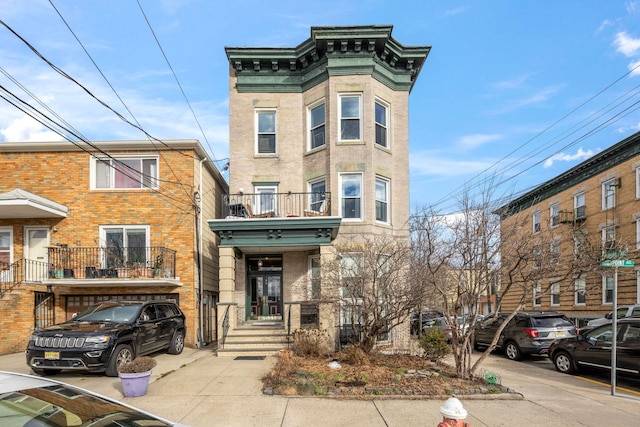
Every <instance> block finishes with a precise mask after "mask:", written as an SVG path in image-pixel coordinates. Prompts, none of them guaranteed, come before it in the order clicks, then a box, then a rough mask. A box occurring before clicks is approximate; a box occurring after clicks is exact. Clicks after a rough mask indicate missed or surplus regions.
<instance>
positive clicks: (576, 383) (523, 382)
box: [0, 349, 640, 427]
mask: <svg viewBox="0 0 640 427" xmlns="http://www.w3.org/2000/svg"><path fill="white" fill-rule="evenodd" d="M155 358H156V359H157V361H158V366H157V367H156V368H154V372H153V376H152V381H153V382H152V383H151V385H150V386H149V392H148V394H147V395H146V396H142V397H136V398H124V397H123V396H122V392H121V391H122V389H121V386H120V383H119V380H118V379H117V378H109V377H103V376H99V375H83V374H73V373H71V374H61V375H58V376H56V377H55V379H57V380H60V381H64V382H69V383H73V384H76V385H79V386H81V387H84V388H87V389H89V390H93V391H96V392H98V393H101V394H104V395H108V396H110V397H113V398H115V399H118V400H123V401H125V402H127V403H130V404H132V405H134V406H137V407H140V408H142V409H145V410H148V411H150V412H153V413H156V414H158V415H161V416H163V417H166V418H169V419H172V420H174V421H178V422H181V423H184V424H187V425H190V426H193V427H201V426H202V427H205V426H206V427H210V426H263V427H264V426H266V427H270V426H273V427H291V426H305V427H315V426H318V427H326V426H365V425H366V426H398V427H412V426H435V425H436V424H437V423H438V422H439V421H440V415H439V412H438V409H439V407H440V406H441V405H442V403H443V401H444V399H435V400H406V399H383V398H375V399H373V400H368V401H359V400H337V399H331V398H324V397H321V398H313V397H311V398H310V397H289V396H265V395H263V394H262V392H261V381H260V379H261V378H262V376H263V375H265V374H266V373H267V372H268V371H269V369H270V367H271V366H272V365H273V363H274V362H275V359H274V358H267V359H266V360H249V361H247V360H242V361H241V360H234V359H232V358H222V357H215V355H214V353H213V352H212V351H210V350H206V349H202V350H196V349H185V351H184V353H183V354H182V355H179V356H172V355H168V354H159V355H156V356H155ZM545 363H546V361H544V360H538V361H528V362H524V363H521V362H513V361H510V360H507V359H505V358H504V357H502V356H500V355H491V356H489V358H488V359H487V360H486V362H485V364H484V366H483V369H485V370H487V371H491V372H495V373H497V374H498V375H499V376H500V378H501V380H502V383H503V384H504V385H507V386H509V387H511V388H513V389H515V390H516V391H517V392H518V393H519V394H518V395H515V396H511V397H512V399H510V400H503V399H501V398H500V397H497V398H496V396H483V397H482V398H481V399H478V398H470V397H461V400H462V401H463V404H464V406H465V408H466V409H467V411H468V412H469V416H468V418H467V421H468V422H469V423H471V425H472V426H474V427H478V426H492V427H493V426H542V425H544V426H549V425H554V426H555V425H561V426H603V425H616V424H623V425H640V396H638V394H637V393H626V392H620V395H619V396H611V394H610V389H609V388H608V386H606V385H601V384H596V383H594V382H592V381H585V380H582V379H580V378H579V377H573V376H570V375H564V374H560V373H559V372H556V371H555V370H553V369H550V365H549V364H545ZM0 369H1V370H9V371H16V372H23V373H28V372H29V369H28V368H27V367H26V365H25V364H24V356H23V355H22V354H16V355H9V356H0ZM513 397H515V398H513Z"/></svg>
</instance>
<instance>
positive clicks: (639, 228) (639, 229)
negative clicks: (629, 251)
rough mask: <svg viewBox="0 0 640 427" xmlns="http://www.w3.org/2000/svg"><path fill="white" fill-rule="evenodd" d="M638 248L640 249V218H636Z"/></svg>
mask: <svg viewBox="0 0 640 427" xmlns="http://www.w3.org/2000/svg"><path fill="white" fill-rule="evenodd" d="M636 248H637V249H640V218H638V219H636Z"/></svg>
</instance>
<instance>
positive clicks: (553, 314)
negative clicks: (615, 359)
mask: <svg viewBox="0 0 640 427" xmlns="http://www.w3.org/2000/svg"><path fill="white" fill-rule="evenodd" d="M509 314H510V313H497V315H496V314H490V315H488V316H487V317H485V318H484V320H483V321H482V323H480V324H479V325H478V326H477V327H476V329H475V331H474V338H473V346H474V348H475V349H476V350H480V349H482V348H486V347H488V346H489V345H490V344H491V342H492V341H493V337H494V336H495V334H496V332H497V330H498V328H499V327H500V325H501V324H502V323H504V321H505V320H506V319H507V317H509ZM575 335H576V326H575V325H574V324H573V323H572V322H571V321H570V320H569V319H568V318H567V317H566V316H565V315H564V314H562V313H558V312H557V311H522V312H519V313H517V314H516V315H515V317H514V318H513V319H511V321H510V322H509V323H508V324H507V326H505V328H504V329H503V331H502V334H500V338H499V339H498V343H497V345H496V348H500V349H502V350H503V351H504V354H505V356H507V358H508V359H511V360H520V359H522V356H524V355H531V354H536V355H544V354H547V351H548V350H549V345H551V342H552V341H553V340H555V339H556V338H569V337H573V336H575Z"/></svg>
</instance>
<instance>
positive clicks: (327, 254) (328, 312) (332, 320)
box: [319, 245, 340, 343]
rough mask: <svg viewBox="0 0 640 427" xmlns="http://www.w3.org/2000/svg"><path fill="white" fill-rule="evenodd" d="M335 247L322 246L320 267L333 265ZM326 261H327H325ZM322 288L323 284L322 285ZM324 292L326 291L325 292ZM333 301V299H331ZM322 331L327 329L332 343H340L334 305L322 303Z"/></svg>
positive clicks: (338, 320)
mask: <svg viewBox="0 0 640 427" xmlns="http://www.w3.org/2000/svg"><path fill="white" fill-rule="evenodd" d="M335 256H336V254H335V253H334V250H333V246H331V245H323V246H320V265H322V266H324V265H332V263H331V261H332V260H333V259H334V258H335ZM325 260H326V261H325ZM320 286H322V284H320ZM323 292H324V291H323ZM330 299H331V298H330ZM319 309H320V310H319V311H320V312H319V316H320V329H325V330H326V331H327V334H328V335H329V339H330V342H333V343H337V342H338V326H339V325H340V319H338V312H337V310H336V307H335V304H334V303H321V304H320V307H319Z"/></svg>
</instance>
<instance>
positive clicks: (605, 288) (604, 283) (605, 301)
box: [602, 276, 615, 305]
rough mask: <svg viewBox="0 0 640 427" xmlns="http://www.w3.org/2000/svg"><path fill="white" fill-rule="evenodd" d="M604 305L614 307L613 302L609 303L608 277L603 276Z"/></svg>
mask: <svg viewBox="0 0 640 427" xmlns="http://www.w3.org/2000/svg"><path fill="white" fill-rule="evenodd" d="M614 286H615V284H614ZM602 305H613V301H611V302H607V276H602Z"/></svg>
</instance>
